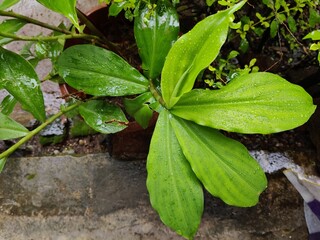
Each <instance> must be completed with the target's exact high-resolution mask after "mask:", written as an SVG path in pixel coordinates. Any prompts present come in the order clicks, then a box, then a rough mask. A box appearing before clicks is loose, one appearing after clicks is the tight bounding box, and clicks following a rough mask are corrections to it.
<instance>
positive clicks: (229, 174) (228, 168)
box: [170, 117, 267, 207]
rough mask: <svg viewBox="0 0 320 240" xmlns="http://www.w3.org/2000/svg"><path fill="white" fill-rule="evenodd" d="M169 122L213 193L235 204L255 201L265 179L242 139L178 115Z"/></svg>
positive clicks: (193, 166) (197, 171) (192, 164)
mask: <svg viewBox="0 0 320 240" xmlns="http://www.w3.org/2000/svg"><path fill="white" fill-rule="evenodd" d="M170 122H171V123H172V127H173V129H174V131H175V133H176V136H177V138H178V140H179V143H180V145H181V148H182V151H183V153H184V155H185V156H186V158H187V159H188V161H189V163H190V165H191V167H192V170H193V171H194V172H195V174H196V175H197V177H198V179H199V180H200V181H201V182H202V183H203V185H204V187H205V188H206V189H207V190H208V191H209V192H210V193H211V194H212V195H214V196H217V197H219V198H221V199H222V200H223V201H224V202H226V203H227V204H230V205H234V206H240V207H249V206H253V205H255V204H257V202H258V200H259V195H260V193H261V192H262V191H263V190H264V189H265V188H266V186H267V180H266V177H265V174H264V172H263V170H262V169H261V167H260V166H259V164H258V163H257V161H256V160H255V159H253V158H252V157H251V156H250V154H249V152H248V150H247V149H246V148H245V147H244V146H243V145H242V144H241V143H239V142H237V141H235V140H232V139H230V138H227V137H225V136H224V135H222V134H221V133H219V131H218V130H216V129H213V128H208V127H203V126H200V125H197V124H195V123H193V122H190V121H186V120H183V119H181V118H179V117H172V118H170Z"/></svg>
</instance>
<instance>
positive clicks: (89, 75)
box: [57, 44, 149, 96]
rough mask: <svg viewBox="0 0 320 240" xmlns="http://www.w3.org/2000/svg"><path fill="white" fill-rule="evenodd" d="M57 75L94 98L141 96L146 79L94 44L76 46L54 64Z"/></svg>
mask: <svg viewBox="0 0 320 240" xmlns="http://www.w3.org/2000/svg"><path fill="white" fill-rule="evenodd" d="M57 68H58V72H59V75H60V76H61V77H62V78H64V80H65V81H66V82H67V83H68V84H69V85H70V86H72V87H73V88H75V89H78V90H80V91H84V92H85V93H87V94H91V95H94V96H126V95H133V94H140V93H144V92H146V91H147V90H148V85H149V82H148V80H147V79H146V78H145V77H144V76H143V75H142V74H141V73H140V72H139V71H138V70H136V69H135V68H133V67H132V66H130V65H129V64H128V63H127V62H126V61H125V60H123V59H122V58H121V57H119V56H118V55H116V54H115V53H113V52H111V51H108V50H106V49H103V48H100V47H96V46H93V45H85V44H84V45H76V46H73V47H70V48H68V49H67V50H66V51H64V52H63V53H62V54H61V56H60V57H59V59H58V61H57Z"/></svg>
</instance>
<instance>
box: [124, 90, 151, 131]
mask: <svg viewBox="0 0 320 240" xmlns="http://www.w3.org/2000/svg"><path fill="white" fill-rule="evenodd" d="M155 101H156V100H155V99H154V98H153V96H152V94H151V92H146V93H143V94H141V95H140V96H138V97H136V98H134V99H129V98H125V99H124V100H123V103H124V106H125V108H126V111H127V112H128V113H129V114H130V115H131V116H133V117H134V119H135V120H136V121H137V122H138V123H139V124H140V126H141V127H143V128H147V127H148V125H149V121H150V119H151V117H152V114H153V111H152V110H151V109H150V107H149V105H150V104H151V103H154V102H155Z"/></svg>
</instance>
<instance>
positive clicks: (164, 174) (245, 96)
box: [58, 1, 315, 239]
mask: <svg viewBox="0 0 320 240" xmlns="http://www.w3.org/2000/svg"><path fill="white" fill-rule="evenodd" d="M244 3H245V1H242V2H240V3H238V4H236V5H234V6H233V7H231V8H229V9H227V10H225V11H221V12H218V13H217V14H215V15H212V16H209V17H207V18H206V19H204V20H202V21H201V22H199V23H198V24H197V25H196V26H195V27H194V28H193V29H192V30H191V31H190V32H188V33H187V34H185V35H183V36H182V37H181V38H179V39H178V40H177V41H176V42H175V43H174V44H173V46H172V48H171V49H170V51H169V53H168V54H167V56H166V59H165V62H164V66H163V69H162V72H161V85H160V87H161V88H155V87H154V86H153V84H152V83H149V82H148V80H147V79H146V78H145V77H144V76H143V75H142V74H141V73H139V72H138V71H137V70H135V69H134V68H132V67H131V66H130V65H129V64H127V63H126V62H125V61H124V60H123V59H121V58H120V57H119V56H117V55H116V54H114V53H112V52H110V51H108V50H105V49H102V48H98V47H95V46H90V45H81V46H74V47H71V48H69V49H67V50H66V51H65V52H64V53H63V54H62V56H61V57H60V58H59V60H58V70H59V74H60V75H61V76H62V77H63V78H64V79H65V81H66V82H67V83H68V84H69V85H71V86H72V87H74V88H76V89H78V90H82V91H84V92H86V93H88V94H91V95H93V96H126V95H135V94H138V96H137V97H136V98H134V99H130V100H129V103H127V105H130V110H131V111H132V112H131V114H135V113H139V118H141V119H142V120H141V121H143V117H147V116H150V111H151V110H150V106H148V105H147V104H146V102H148V103H149V105H152V106H156V105H157V104H158V105H160V104H161V105H162V107H154V108H152V109H157V111H158V112H159V113H160V114H159V118H158V121H157V123H156V127H155V131H154V134H153V136H152V140H151V145H150V151H149V155H148V159H147V171H148V178H147V187H148V191H149V195H150V201H151V204H152V206H153V207H154V209H155V210H156V211H157V212H158V213H159V215H160V218H161V220H162V221H163V222H164V223H165V224H166V225H167V226H169V227H170V228H172V229H173V230H175V231H176V232H177V233H179V234H180V235H182V236H184V237H186V238H189V239H191V238H193V236H194V235H195V233H196V232H197V229H198V226H199V224H200V220H201V216H202V212H203V204H204V203H203V189H202V186H204V187H205V188H206V189H207V190H208V191H209V192H210V193H211V194H212V195H213V196H216V197H219V198H221V199H222V200H223V201H225V202H226V203H228V204H230V205H234V206H240V207H249V206H253V205H255V204H256V203H257V202H258V199H259V195H260V193H261V192H262V191H263V190H264V189H265V188H266V185H267V181H266V177H265V175H264V172H263V170H262V169H261V167H260V166H259V164H258V163H257V162H256V161H255V160H254V159H253V158H252V157H251V156H250V154H249V153H248V151H247V149H246V148H245V147H244V146H243V145H242V144H240V143H238V142H236V141H234V140H232V139H229V138H227V137H225V136H224V135H222V134H221V133H220V132H219V131H218V130H217V129H223V130H226V131H234V132H240V133H262V134H266V133H273V132H279V131H284V130H288V129H291V128H294V127H297V126H300V125H302V124H303V123H305V122H306V121H307V120H308V118H309V117H310V116H311V114H312V113H313V112H314V110H315V106H314V105H313V103H312V98H311V97H310V96H309V95H308V94H307V93H306V92H305V91H304V90H303V89H302V88H301V87H299V86H296V85H293V84H291V83H289V82H287V81H286V80H284V79H283V78H281V77H279V76H277V75H274V74H271V73H253V74H244V75H241V76H240V77H238V78H234V79H233V80H232V81H231V83H229V84H228V85H227V86H225V87H223V88H222V89H220V90H203V89H193V85H194V83H195V80H196V78H197V76H198V74H199V73H200V72H201V71H202V70H203V69H204V68H206V67H208V65H210V63H211V62H212V61H213V60H215V58H216V57H217V55H218V53H219V52H220V49H221V47H222V45H223V44H224V42H225V41H226V38H227V35H228V28H229V24H230V22H231V21H232V19H233V16H232V15H233V13H234V12H235V11H237V10H238V9H240V8H241V7H242V6H243V5H244ZM157 92H158V93H157ZM159 93H161V95H160V94H159ZM139 94H140V95H139ZM139 104H140V105H141V106H142V107H141V108H139V107H137V106H138V105H139ZM89 106H90V109H89V110H88V109H86V108H87V107H89ZM95 106H98V108H96V107H95ZM102 106H103V105H102V104H101V102H99V103H98V102H94V103H92V104H88V106H86V105H83V106H82V107H83V108H85V109H82V110H81V111H84V112H86V113H88V114H87V115H88V116H90V115H91V116H93V117H92V119H91V120H93V122H94V124H97V121H96V122H95V121H94V119H95V118H97V119H98V120H99V121H98V122H99V123H100V124H101V122H102V123H105V124H107V123H111V122H113V123H114V122H116V123H118V124H120V125H121V123H122V122H123V121H112V119H110V118H108V119H106V118H101V117H99V116H97V115H96V117H94V116H95V113H94V112H97V113H98V114H100V113H101V109H102V108H103V107H102ZM103 112H106V110H104V111H103ZM101 120H102V121H101ZM98 131H99V130H98Z"/></svg>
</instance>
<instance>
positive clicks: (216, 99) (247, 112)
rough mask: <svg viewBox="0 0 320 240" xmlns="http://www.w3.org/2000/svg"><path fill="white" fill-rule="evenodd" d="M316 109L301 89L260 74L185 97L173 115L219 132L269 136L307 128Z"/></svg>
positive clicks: (273, 77)
mask: <svg viewBox="0 0 320 240" xmlns="http://www.w3.org/2000/svg"><path fill="white" fill-rule="evenodd" d="M315 108H316V106H314V105H313V100H312V97H311V96H310V95H309V94H308V93H307V92H306V91H305V90H304V89H303V88H302V87H300V86H298V85H294V84H291V83H289V82H288V81H286V80H285V79H283V78H281V77H280V76H278V75H275V74H272V73H266V72H260V73H252V74H247V75H242V76H240V77H238V78H236V79H234V80H232V81H231V82H230V83H229V84H228V85H226V86H225V87H223V88H222V89H220V90H193V91H191V92H189V93H186V94H185V95H183V96H182V98H181V99H180V101H179V102H178V103H177V104H176V105H175V107H174V108H173V109H172V110H171V112H172V113H173V114H175V115H177V116H179V117H181V118H184V119H187V120H191V121H194V122H196V123H198V124H200V125H204V126H208V127H212V128H216V129H223V130H226V131H230V132H239V133H262V134H268V133H274V132H280V131H285V130H289V129H292V128H295V127H298V126H300V125H302V124H304V123H305V122H306V121H307V120H308V119H309V118H310V116H311V115H312V114H313V112H314V111H315Z"/></svg>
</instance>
